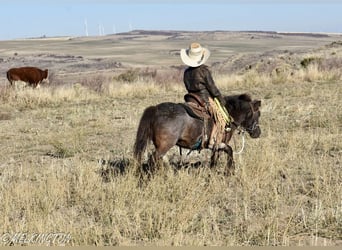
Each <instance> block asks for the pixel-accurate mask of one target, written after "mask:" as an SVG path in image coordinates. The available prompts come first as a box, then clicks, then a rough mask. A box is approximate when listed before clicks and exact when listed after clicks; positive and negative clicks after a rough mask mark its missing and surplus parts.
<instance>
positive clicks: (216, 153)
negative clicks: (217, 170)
mask: <svg viewBox="0 0 342 250" xmlns="http://www.w3.org/2000/svg"><path fill="white" fill-rule="evenodd" d="M219 156H220V155H219V151H218V150H215V149H213V150H212V153H211V157H210V168H213V167H215V166H216V165H217V161H218V158H219Z"/></svg>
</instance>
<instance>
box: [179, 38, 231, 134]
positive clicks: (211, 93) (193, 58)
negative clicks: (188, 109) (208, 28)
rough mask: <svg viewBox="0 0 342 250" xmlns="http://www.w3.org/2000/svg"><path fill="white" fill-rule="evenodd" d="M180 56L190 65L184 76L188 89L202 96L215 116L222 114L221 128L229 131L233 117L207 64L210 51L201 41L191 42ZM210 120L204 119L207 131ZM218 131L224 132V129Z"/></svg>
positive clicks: (189, 91) (207, 107)
mask: <svg viewBox="0 0 342 250" xmlns="http://www.w3.org/2000/svg"><path fill="white" fill-rule="evenodd" d="M180 56H181V59H182V61H183V63H184V64H185V65H187V66H189V67H188V68H187V69H186V70H185V72H184V78H183V80H184V84H185V87H186V90H187V91H188V93H194V94H196V95H198V96H200V97H201V98H202V100H204V102H205V103H206V105H205V106H206V109H207V111H208V112H209V113H214V114H213V115H214V116H215V115H217V114H219V115H221V117H223V119H224V125H223V128H221V130H222V129H226V131H229V130H230V128H229V126H230V122H231V117H230V115H229V114H228V112H227V110H226V109H225V99H224V98H223V96H222V94H221V93H220V91H219V89H218V88H217V87H216V85H215V82H214V80H213V78H212V76H211V72H210V69H209V68H208V66H206V65H205V63H206V61H207V60H208V58H209V56H210V51H209V50H208V49H207V48H204V47H202V46H201V45H200V44H199V43H191V44H190V46H189V48H188V49H181V51H180ZM213 100H214V101H213ZM215 103H216V105H215ZM208 122H209V121H208V120H207V119H205V120H204V126H205V131H206V130H207V128H208ZM217 132H221V133H223V131H217ZM205 136H207V135H205Z"/></svg>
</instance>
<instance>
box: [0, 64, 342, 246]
mask: <svg viewBox="0 0 342 250" xmlns="http://www.w3.org/2000/svg"><path fill="white" fill-rule="evenodd" d="M331 74H332V75H335V74H336V72H331ZM277 77H279V76H274V75H273V76H269V75H268V76H267V75H262V74H256V73H255V72H252V71H250V72H249V73H247V74H243V75H238V74H236V75H231V76H227V75H215V80H216V82H217V84H218V85H219V87H220V88H221V89H222V92H223V93H224V94H230V93H235V92H239V93H240V92H246V91H248V92H250V93H252V95H253V97H254V98H258V99H261V100H262V110H261V129H262V137H261V138H259V139H256V140H254V139H250V138H248V139H247V144H246V148H245V151H244V152H243V154H241V155H236V156H235V163H236V172H235V175H233V176H231V177H226V176H223V175H222V174H220V172H221V171H220V169H221V168H222V167H223V164H224V159H222V160H221V161H220V163H219V165H218V166H217V168H216V169H209V168H207V167H205V165H206V164H205V162H206V161H207V160H208V157H209V152H207V151H206V150H203V151H202V152H201V153H200V154H197V153H196V152H194V153H192V154H190V155H189V156H186V157H185V156H183V157H185V160H186V161H198V160H201V161H202V162H204V166H203V167H200V168H197V169H195V168H194V169H192V168H190V169H180V170H176V169H174V167H173V165H172V160H171V159H179V155H178V151H177V149H173V150H171V152H169V154H168V155H167V157H165V160H164V164H163V166H162V167H161V168H160V169H159V170H158V172H157V173H156V175H155V176H154V177H153V178H152V179H151V180H150V181H149V182H146V183H145V184H144V185H140V184H139V178H138V177H137V176H136V175H135V167H136V166H135V164H134V161H133V159H132V146H133V144H134V139H135V133H136V129H137V126H138V122H139V119H140V116H141V114H142V112H143V110H144V108H145V107H147V106H149V105H154V104H156V103H160V102H163V101H172V102H182V101H183V100H182V96H183V94H184V91H185V90H184V87H183V86H182V84H179V82H170V84H161V83H160V82H158V81H155V79H154V78H153V77H152V78H150V79H144V80H143V81H142V80H141V79H137V80H136V81H133V82H122V81H118V80H116V79H110V78H103V81H98V80H96V79H99V78H98V77H97V76H96V77H95V78H96V79H95V78H94V84H95V83H98V84H100V85H101V88H100V89H99V88H95V87H94V86H93V85H94V84H92V79H91V78H90V79H88V80H87V83H83V82H82V81H81V82H79V84H76V85H73V86H68V85H59V86H58V87H45V88H44V87H43V88H41V89H38V90H36V89H34V90H33V89H29V88H26V89H23V90H20V91H15V90H11V89H4V88H3V89H1V91H0V93H1V97H0V100H1V107H2V108H3V109H2V111H1V112H2V113H0V123H1V126H2V129H1V132H0V139H1V144H0V147H1V148H0V149H1V152H2V154H1V156H0V159H1V161H0V196H1V201H2V206H1V207H0V215H1V216H0V223H1V224H2V225H3V226H2V231H3V232H9V233H11V234H14V233H16V232H27V233H48V232H65V233H70V235H71V237H72V239H71V241H70V242H68V243H67V245H77V246H78V245H120V246H141V245H144V246H151V245H153V246H190V245H191V246H204V245H206V246H243V245H248V246H249V245H253V246H254V245H262V246H278V245H281V246H298V245H305V246H324V245H341V242H342V238H341V235H342V231H341V228H342V200H341V198H342V197H341V193H342V186H341V183H342V176H341V162H342V136H341V124H342V113H341V110H342V104H341V101H340V96H341V94H342V93H341V91H342V90H341V88H340V85H341V79H340V78H338V77H335V76H329V75H328V74H327V73H326V72H322V71H321V69H320V68H319V67H317V66H315V65H312V66H310V67H308V68H307V69H303V70H300V71H298V72H296V73H295V74H292V75H291V74H289V75H286V74H285V75H284V76H282V77H284V78H282V80H280V79H279V78H277ZM171 78H172V77H170V78H167V79H171ZM235 137H236V138H235V142H236V144H237V146H238V144H239V142H240V139H239V136H238V135H236V136H235ZM232 146H233V148H235V145H234V143H233V142H232ZM168 159H169V160H168ZM113 162H117V163H118V164H121V165H123V166H126V169H125V171H124V173H123V174H118V172H117V171H114V170H115V164H111V163H113ZM10 243H11V242H2V243H1V244H10ZM12 243H14V244H15V245H16V244H18V243H17V242H12ZM19 244H23V245H25V243H19ZM43 244H45V243H43Z"/></svg>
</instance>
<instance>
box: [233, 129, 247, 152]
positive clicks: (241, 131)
mask: <svg viewBox="0 0 342 250" xmlns="http://www.w3.org/2000/svg"><path fill="white" fill-rule="evenodd" d="M239 133H240V134H241V136H242V146H241V149H240V151H239V152H233V154H234V155H239V154H241V153H242V152H243V150H244V149H245V131H243V130H240V132H239ZM234 144H236V143H235V139H234Z"/></svg>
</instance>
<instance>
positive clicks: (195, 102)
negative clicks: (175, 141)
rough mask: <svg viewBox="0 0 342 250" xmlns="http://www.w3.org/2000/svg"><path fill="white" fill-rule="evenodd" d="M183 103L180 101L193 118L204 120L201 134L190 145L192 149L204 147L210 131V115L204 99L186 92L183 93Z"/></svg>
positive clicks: (207, 141)
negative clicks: (192, 144) (195, 141)
mask: <svg viewBox="0 0 342 250" xmlns="http://www.w3.org/2000/svg"><path fill="white" fill-rule="evenodd" d="M184 101H185V103H182V105H183V106H184V108H185V110H186V112H187V113H188V114H189V115H190V116H191V117H193V118H195V119H200V120H202V121H203V122H204V126H203V130H202V135H201V137H200V138H199V140H198V141H197V143H196V144H195V145H194V146H193V147H192V150H200V149H202V148H205V147H206V146H207V145H208V143H209V138H210V135H211V133H212V125H213V124H211V123H210V120H212V115H211V114H210V112H209V111H208V109H207V107H206V103H205V101H204V100H203V99H202V98H201V97H200V96H198V95H196V94H193V93H188V94H185V95H184Z"/></svg>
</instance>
